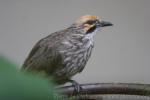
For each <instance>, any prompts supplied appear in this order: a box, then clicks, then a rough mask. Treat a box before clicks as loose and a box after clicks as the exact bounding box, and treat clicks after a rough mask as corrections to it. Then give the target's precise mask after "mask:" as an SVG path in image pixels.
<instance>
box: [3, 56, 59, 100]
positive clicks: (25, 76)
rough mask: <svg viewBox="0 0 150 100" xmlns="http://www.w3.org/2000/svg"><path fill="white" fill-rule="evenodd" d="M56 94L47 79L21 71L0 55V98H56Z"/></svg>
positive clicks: (11, 99)
mask: <svg viewBox="0 0 150 100" xmlns="http://www.w3.org/2000/svg"><path fill="white" fill-rule="evenodd" d="M57 96H58V94H57V93H56V92H55V90H54V86H53V84H50V83H49V82H48V80H47V79H44V78H43V77H40V76H35V75H33V74H29V73H24V72H21V71H20V70H18V69H17V66H16V65H15V64H13V63H11V62H10V61H8V60H7V59H6V58H4V57H0V100H56V99H58V98H56V97H57Z"/></svg>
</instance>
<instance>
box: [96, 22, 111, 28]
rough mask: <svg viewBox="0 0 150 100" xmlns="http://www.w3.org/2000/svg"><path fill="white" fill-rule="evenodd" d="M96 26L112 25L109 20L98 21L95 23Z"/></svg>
mask: <svg viewBox="0 0 150 100" xmlns="http://www.w3.org/2000/svg"><path fill="white" fill-rule="evenodd" d="M96 26H97V27H105V26H113V24H112V23H111V22H107V21H100V22H98V23H97V24H96Z"/></svg>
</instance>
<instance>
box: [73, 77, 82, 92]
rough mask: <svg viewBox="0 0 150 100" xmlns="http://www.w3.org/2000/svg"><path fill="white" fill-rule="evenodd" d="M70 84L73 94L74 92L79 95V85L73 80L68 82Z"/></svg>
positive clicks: (80, 88)
mask: <svg viewBox="0 0 150 100" xmlns="http://www.w3.org/2000/svg"><path fill="white" fill-rule="evenodd" d="M70 82H71V83H72V85H73V86H74V92H75V94H78V93H80V91H81V90H82V87H81V85H80V84H79V83H78V82H76V81H75V80H70Z"/></svg>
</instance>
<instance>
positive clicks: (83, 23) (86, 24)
mask: <svg viewBox="0 0 150 100" xmlns="http://www.w3.org/2000/svg"><path fill="white" fill-rule="evenodd" d="M74 25H75V26H76V27H78V28H79V29H81V30H82V31H83V32H84V33H85V34H89V33H93V32H94V31H96V30H97V29H100V28H102V27H106V26H112V25H113V24H112V23H110V22H107V21H102V20H101V18H99V17H97V16H92V15H85V16H82V17H80V18H79V19H78V20H77V21H76V22H75V24H74Z"/></svg>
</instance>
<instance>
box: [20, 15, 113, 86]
mask: <svg viewBox="0 0 150 100" xmlns="http://www.w3.org/2000/svg"><path fill="white" fill-rule="evenodd" d="M112 25H113V24H112V23H111V22H108V21H103V20H102V19H101V18H100V17H98V16H95V15H84V16H81V17H80V18H79V19H77V20H76V21H75V22H74V23H73V24H71V25H70V26H69V27H67V28H65V29H62V30H60V31H56V32H54V33H51V34H50V35H48V36H46V37H44V38H42V39H41V40H39V41H38V42H37V43H36V44H35V46H34V47H33V49H32V50H31V52H30V53H29V55H28V56H27V58H26V60H25V61H24V64H23V65H22V69H23V70H26V71H33V72H37V73H40V72H44V73H45V74H46V76H50V77H53V80H54V82H55V83H56V84H58V85H60V84H65V83H67V82H69V81H71V82H72V81H73V82H74V83H76V81H74V80H72V79H71V78H72V77H73V76H74V75H76V74H77V73H81V72H82V71H83V69H84V68H85V66H86V64H87V62H88V60H89V58H90V56H91V52H92V50H93V47H94V37H95V35H96V33H97V31H98V30H100V29H102V28H103V27H106V26H112Z"/></svg>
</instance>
